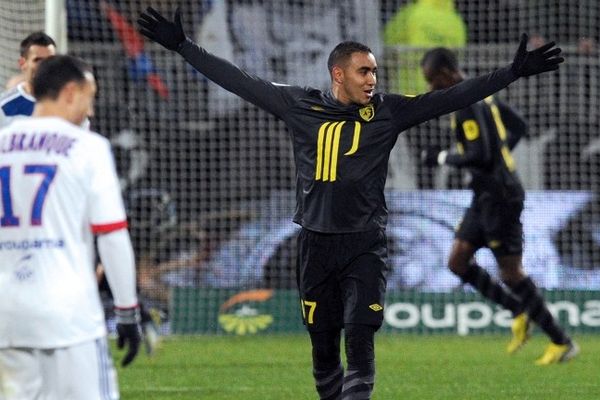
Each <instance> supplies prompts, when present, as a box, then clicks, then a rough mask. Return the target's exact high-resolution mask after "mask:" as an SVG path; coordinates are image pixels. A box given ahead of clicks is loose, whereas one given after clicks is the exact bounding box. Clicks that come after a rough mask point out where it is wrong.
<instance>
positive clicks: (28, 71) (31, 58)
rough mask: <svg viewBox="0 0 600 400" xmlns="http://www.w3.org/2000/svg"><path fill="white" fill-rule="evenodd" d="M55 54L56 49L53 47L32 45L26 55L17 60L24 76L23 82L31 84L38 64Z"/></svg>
mask: <svg viewBox="0 0 600 400" xmlns="http://www.w3.org/2000/svg"><path fill="white" fill-rule="evenodd" d="M55 54H56V48H55V47H54V45H50V46H39V45H37V44H34V45H32V46H31V47H29V50H27V54H25V56H24V57H21V58H19V66H20V67H21V71H22V72H23V75H24V76H25V80H26V81H27V82H31V81H32V79H33V74H34V73H35V71H36V70H37V67H38V65H39V64H40V62H42V61H43V60H45V59H46V58H48V57H51V56H53V55H55Z"/></svg>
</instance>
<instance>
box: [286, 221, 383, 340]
mask: <svg viewBox="0 0 600 400" xmlns="http://www.w3.org/2000/svg"><path fill="white" fill-rule="evenodd" d="M387 269H388V266H387V238H386V235H385V230H384V229H378V230H374V231H369V232H358V233H343V234H327V233H319V232H314V231H309V230H307V229H304V228H303V229H302V230H301V231H300V235H299V236H298V264H297V279H298V290H299V292H300V301H301V305H302V317H303V320H304V324H305V325H306V327H307V329H308V330H309V331H312V332H319V331H327V330H331V329H341V328H342V327H343V326H344V324H347V323H353V324H365V325H372V326H376V327H380V326H381V324H382V322H383V302H384V297H385V288H386V274H387Z"/></svg>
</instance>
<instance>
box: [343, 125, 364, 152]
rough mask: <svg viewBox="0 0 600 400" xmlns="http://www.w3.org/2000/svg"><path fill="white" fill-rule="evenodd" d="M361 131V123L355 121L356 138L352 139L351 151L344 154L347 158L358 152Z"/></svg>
mask: <svg viewBox="0 0 600 400" xmlns="http://www.w3.org/2000/svg"><path fill="white" fill-rule="evenodd" d="M360 130H361V126H360V122H358V121H355V122H354V136H353V138H352V147H351V148H350V150H348V151H347V152H346V153H344V155H345V156H349V155H351V154H354V153H356V150H358V143H359V142H360Z"/></svg>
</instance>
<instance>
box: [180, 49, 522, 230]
mask: <svg viewBox="0 0 600 400" xmlns="http://www.w3.org/2000/svg"><path fill="white" fill-rule="evenodd" d="M179 53H180V54H181V55H182V56H183V57H184V58H185V59H186V61H187V62H188V63H190V64H191V65H192V66H193V67H194V68H195V69H196V70H198V71H199V72H201V73H202V74H204V75H205V76H206V77H207V78H208V79H210V80H211V81H213V82H215V83H217V84H218V85H219V86H221V87H223V88H225V89H226V90H229V91H231V92H233V93H235V94H237V95H238V96H240V97H242V98H243V99H245V100H247V101H249V102H250V103H252V104H254V105H256V106H258V107H260V108H262V109H264V110H266V111H267V112H270V113H271V114H273V115H275V116H276V117H277V118H279V119H281V120H283V121H284V122H285V123H286V125H287V127H288V128H289V131H290V135H291V140H292V143H293V152H294V159H295V163H296V200H297V205H296V212H295V215H294V221H295V222H296V223H298V224H300V225H302V226H303V227H304V228H306V229H310V230H313V231H318V232H324V233H349V232H361V231H368V230H372V229H377V228H384V227H385V226H386V223H387V208H386V204H385V198H384V185H385V180H386V177H387V168H388V159H389V155H390V151H391V150H392V147H393V146H394V144H395V142H396V139H397V137H398V134H399V133H400V132H402V131H404V130H406V129H408V128H410V127H412V126H415V125H417V124H420V123H422V122H424V121H427V120H429V119H431V118H434V117H437V116H440V115H442V114H446V113H449V112H452V111H455V110H458V109H462V108H465V107H467V106H468V105H469V104H472V103H474V102H476V101H478V100H481V99H483V98H485V97H487V96H489V95H491V94H492V93H495V92H497V91H498V90H500V89H502V88H504V87H506V86H507V85H508V84H510V83H511V82H513V81H514V80H516V78H517V77H516V76H515V75H514V74H513V72H512V71H511V70H510V68H509V67H506V68H502V69H498V70H496V71H494V72H492V73H490V74H488V75H485V76H482V77H478V78H473V79H470V80H466V81H464V82H462V83H461V84H459V85H456V86H453V87H452V88H449V89H445V90H440V91H434V92H429V93H426V94H423V95H419V96H414V97H410V96H403V95H395V94H383V93H378V94H376V95H374V96H373V99H372V102H371V103H370V104H368V105H364V106H363V105H343V104H341V103H339V102H338V101H337V100H336V99H335V97H334V96H333V95H332V94H331V92H323V91H321V90H318V89H314V88H310V87H299V86H289V85H281V84H276V83H272V82H269V81H266V80H263V79H261V78H258V77H256V76H254V75H251V74H249V73H247V72H245V71H243V70H241V69H239V68H237V67H236V66H235V65H233V64H231V63H229V62H228V61H225V60H223V59H221V58H218V57H216V56H214V55H212V54H210V53H208V52H206V51H205V50H204V49H203V48H201V47H199V46H197V45H196V44H194V43H193V42H192V41H190V40H187V41H186V42H185V43H184V44H182V46H181V47H180V49H179ZM241 134H243V133H241Z"/></svg>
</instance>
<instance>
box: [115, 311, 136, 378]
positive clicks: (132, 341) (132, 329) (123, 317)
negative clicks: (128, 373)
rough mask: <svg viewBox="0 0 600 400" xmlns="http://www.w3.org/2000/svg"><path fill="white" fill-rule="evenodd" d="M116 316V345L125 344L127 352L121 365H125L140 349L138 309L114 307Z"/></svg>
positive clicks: (119, 346)
mask: <svg viewBox="0 0 600 400" xmlns="http://www.w3.org/2000/svg"><path fill="white" fill-rule="evenodd" d="M115 314H116V316H117V347H118V348H119V349H122V348H123V347H125V345H127V354H125V357H123V361H121V365H122V366H123V367H126V366H127V365H129V363H131V362H132V361H133V359H134V358H135V356H136V355H137V353H138V350H139V349H140V343H141V341H142V337H141V334H140V310H139V309H138V308H137V307H136V308H126V309H120V308H117V309H115Z"/></svg>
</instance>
